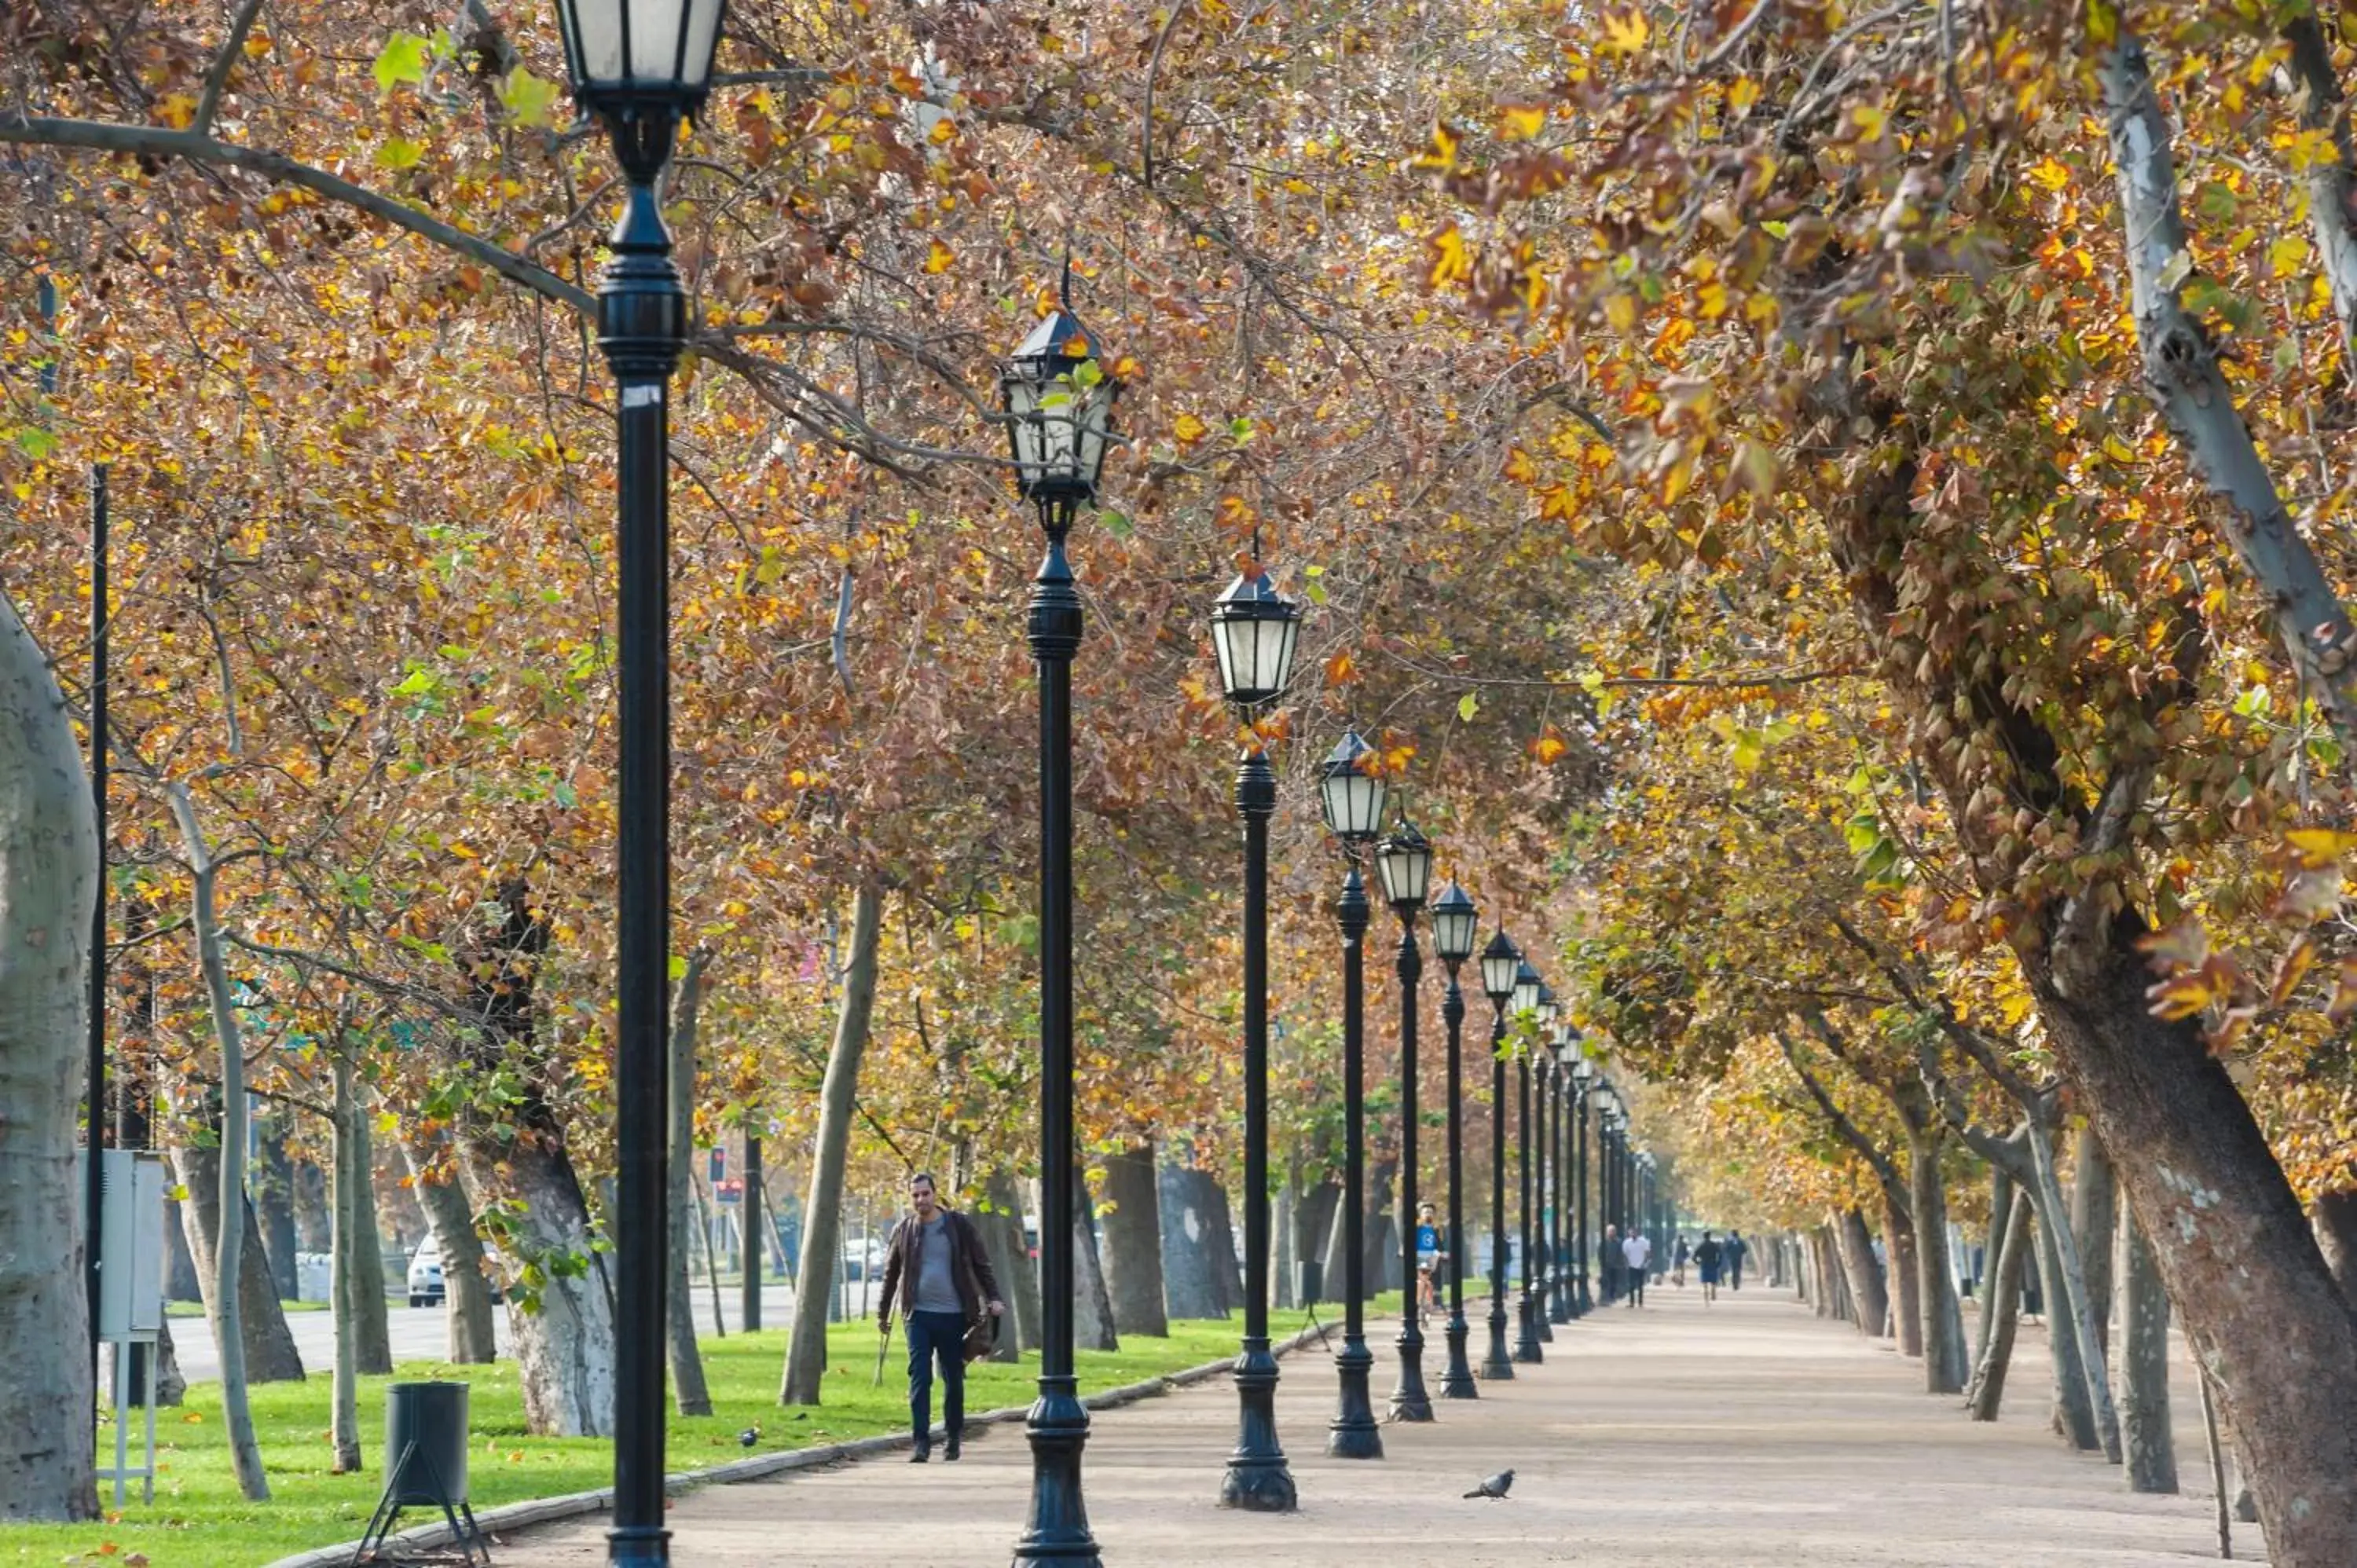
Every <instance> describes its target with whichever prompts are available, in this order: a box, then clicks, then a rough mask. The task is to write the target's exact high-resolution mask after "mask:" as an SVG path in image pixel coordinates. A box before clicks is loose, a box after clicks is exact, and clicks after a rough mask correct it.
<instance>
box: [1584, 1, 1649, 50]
mask: <svg viewBox="0 0 2357 1568" xmlns="http://www.w3.org/2000/svg"><path fill="white" fill-rule="evenodd" d="M1652 31H1653V30H1652V27H1649V26H1647V25H1646V22H1645V14H1644V13H1643V12H1642V11H1616V12H1614V13H1612V14H1611V15H1609V16H1606V17H1605V18H1604V38H1603V40H1602V41H1601V42H1600V43H1598V45H1597V48H1598V49H1599V50H1601V51H1602V52H1603V53H1605V54H1609V55H1632V54H1635V53H1636V52H1637V51H1638V50H1639V49H1641V48H1644V47H1645V40H1646V39H1647V38H1651V37H1652Z"/></svg>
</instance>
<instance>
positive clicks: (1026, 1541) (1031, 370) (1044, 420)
mask: <svg viewBox="0 0 2357 1568" xmlns="http://www.w3.org/2000/svg"><path fill="white" fill-rule="evenodd" d="M1064 290H1065V292H1064V294H1063V296H1062V298H1061V301H1060V305H1059V307H1058V308H1057V309H1055V310H1054V311H1051V312H1050V313H1049V315H1048V316H1047V317H1045V318H1043V319H1042V320H1041V321H1040V323H1039V326H1038V327H1037V328H1034V329H1033V330H1032V333H1031V335H1030V336H1029V337H1028V338H1025V339H1024V340H1023V343H1022V345H1021V347H1019V348H1017V349H1016V350H1015V352H1014V354H1013V355H1012V356H1011V357H1010V358H1009V360H1007V364H1006V372H1005V373H1004V374H1003V375H1002V376H1001V377H1000V378H999V383H998V384H999V390H1000V392H1001V394H1002V395H1003V397H1004V399H1005V402H1006V414H1007V421H1006V425H1007V440H1008V443H1009V445H1010V446H1011V447H1012V449H1013V453H1014V457H1015V474H1016V481H1017V486H1018V488H1019V489H1021V490H1022V492H1023V496H1024V499H1027V500H1028V501H1030V502H1031V504H1032V505H1033V507H1034V508H1036V509H1037V510H1038V511H1039V527H1040V531H1041V532H1043V533H1045V534H1046V535H1047V541H1048V548H1047V553H1046V554H1045V556H1043V557H1042V559H1041V560H1040V563H1039V572H1038V573H1037V574H1035V575H1033V577H1032V579H1031V609H1030V621H1029V626H1028V641H1029V643H1030V646H1031V658H1032V661H1033V662H1034V663H1035V664H1036V665H1038V667H1039V1397H1038V1398H1037V1399H1035V1400H1034V1401H1033V1402H1032V1404H1031V1410H1030V1412H1029V1414H1028V1418H1027V1419H1026V1421H1025V1423H1024V1435H1025V1436H1026V1437H1027V1438H1028V1439H1029V1441H1030V1444H1031V1506H1030V1509H1029V1512H1028V1514H1027V1516H1026V1517H1025V1520H1024V1525H1023V1533H1022V1535H1021V1536H1019V1537H1017V1540H1016V1543H1015V1561H1016V1562H1017V1563H1053V1564H1057V1565H1059V1568H1094V1565H1095V1564H1096V1563H1098V1562H1099V1561H1100V1559H1099V1557H1098V1555H1097V1543H1096V1538H1095V1537H1094V1536H1092V1534H1090V1532H1089V1510H1088V1506H1087V1504H1086V1502H1085V1501H1084V1500H1083V1498H1082V1490H1081V1451H1082V1449H1083V1448H1084V1447H1085V1446H1087V1444H1088V1440H1089V1412H1088V1411H1087V1410H1086V1409H1085V1408H1083V1407H1082V1404H1081V1401H1080V1390H1079V1384H1078V1381H1077V1380H1076V1379H1075V1378H1074V1376H1073V1370H1072V1243H1073V1238H1072V1215H1073V1211H1074V1208H1075V1205H1074V1202H1073V1195H1074V1187H1073V1183H1074V1179H1075V1177H1074V1174H1073V1165H1074V1157H1073V1156H1074V1153H1075V1145H1074V1137H1073V1127H1072V660H1073V657H1074V656H1075V655H1076V654H1077V653H1079V651H1080V647H1081V629H1082V625H1081V596H1080V592H1079V590H1078V589H1077V588H1076V587H1075V586H1074V585H1073V580H1072V569H1071V563H1070V562H1069V561H1067V560H1066V559H1065V555H1064V541H1065V537H1066V535H1068V534H1069V533H1070V532H1071V527H1072V521H1073V519H1074V518H1075V517H1076V516H1077V515H1078V514H1079V512H1080V509H1081V508H1082V506H1085V505H1092V504H1093V503H1094V502H1095V500H1096V496H1097V478H1098V475H1099V473H1100V472H1101V471H1102V470H1103V466H1104V457H1105V450H1106V448H1107V446H1109V445H1110V444H1111V441H1112V430H1113V403H1114V395H1115V394H1116V392H1118V390H1119V384H1118V383H1117V382H1115V381H1114V380H1113V379H1112V378H1111V377H1109V376H1107V375H1106V374H1105V373H1104V371H1103V368H1102V367H1101V366H1100V365H1099V364H1098V362H1097V360H1096V356H1095V353H1094V349H1093V347H1092V340H1091V338H1090V337H1089V334H1088V331H1087V329H1086V328H1083V327H1082V325H1081V323H1080V321H1079V319H1078V318H1077V317H1074V316H1073V314H1072V310H1071V264H1070V263H1066V265H1065V269H1064Z"/></svg>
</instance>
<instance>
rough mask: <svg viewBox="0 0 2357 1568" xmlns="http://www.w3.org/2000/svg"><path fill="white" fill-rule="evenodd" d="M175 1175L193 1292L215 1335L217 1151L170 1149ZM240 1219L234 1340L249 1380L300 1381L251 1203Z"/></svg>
mask: <svg viewBox="0 0 2357 1568" xmlns="http://www.w3.org/2000/svg"><path fill="white" fill-rule="evenodd" d="M172 1165H173V1168H174V1174H176V1175H177V1176H178V1177H179V1181H180V1185H181V1187H184V1188H186V1189H187V1191H188V1197H186V1198H184V1199H183V1200H182V1201H181V1203H180V1218H181V1219H182V1221H183V1222H184V1227H185V1229H186V1231H187V1237H188V1251H189V1254H190V1255H191V1256H192V1257H194V1258H195V1259H196V1263H197V1287H198V1293H199V1297H200V1299H202V1301H203V1302H204V1304H205V1316H206V1317H207V1318H208V1319H209V1320H210V1321H211V1323H212V1325H213V1332H214V1334H215V1336H216V1337H218V1336H219V1334H220V1333H221V1317H220V1316H219V1314H218V1313H217V1312H216V1310H215V1308H214V1305H213V1300H214V1296H215V1294H217V1293H218V1291H219V1289H220V1271H219V1269H218V1267H217V1266H216V1252H215V1248H214V1237H215V1235H216V1234H217V1233H218V1231H219V1230H220V1228H221V1150H220V1149H218V1148H214V1147H207V1148H192V1147H182V1148H178V1149H174V1150H173V1151H172ZM238 1211H239V1212H240V1213H241V1214H242V1215H243V1216H244V1218H245V1227H244V1236H243V1238H242V1240H243V1244H242V1246H241V1247H240V1248H239V1249H238V1251H239V1261H238V1275H239V1284H238V1293H237V1302H236V1305H235V1311H236V1316H237V1322H238V1328H239V1335H238V1342H239V1345H240V1347H241V1348H242V1351H243V1356H244V1361H245V1376H246V1380H247V1381H248V1382H249V1383H282V1382H301V1381H302V1380H303V1358H302V1357H301V1355H299V1354H298V1353H297V1352H296V1348H295V1336H294V1333H293V1331H292V1330H290V1329H289V1328H288V1327H287V1326H286V1312H285V1308H284V1307H282V1306H280V1305H279V1304H278V1287H277V1285H276V1283H274V1282H273V1281H272V1279H271V1277H270V1265H269V1264H268V1263H267V1262H264V1259H263V1256H262V1228H261V1226H260V1225H259V1224H258V1223H257V1222H256V1221H255V1219H254V1217H253V1208H252V1207H251V1206H250V1205H247V1204H244V1203H240V1204H239V1205H238Z"/></svg>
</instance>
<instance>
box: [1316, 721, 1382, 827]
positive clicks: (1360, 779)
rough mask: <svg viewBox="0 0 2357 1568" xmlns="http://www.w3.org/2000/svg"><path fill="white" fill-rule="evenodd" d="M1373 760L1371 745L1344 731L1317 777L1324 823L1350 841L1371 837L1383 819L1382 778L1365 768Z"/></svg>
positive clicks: (1354, 731)
mask: <svg viewBox="0 0 2357 1568" xmlns="http://www.w3.org/2000/svg"><path fill="white" fill-rule="evenodd" d="M1373 759H1374V751H1373V748H1372V747H1371V746H1368V745H1367V743H1366V742H1365V741H1363V740H1361V739H1360V738H1359V732H1358V731H1356V730H1347V731H1345V732H1344V733H1343V736H1342V738H1341V739H1340V740H1339V741H1337V742H1336V743H1335V745H1334V749H1333V750H1332V751H1331V752H1329V753H1328V754H1327V757H1326V767H1325V771H1324V774H1323V776H1322V777H1321V778H1320V779H1318V803H1319V805H1320V806H1321V807H1322V808H1323V810H1324V811H1325V814H1326V826H1327V827H1328V828H1329V830H1331V831H1332V832H1334V834H1335V835H1336V836H1337V837H1340V838H1343V839H1348V840H1350V841H1351V842H1352V843H1365V842H1367V841H1368V840H1370V839H1372V838H1373V837H1374V836H1375V832H1376V830H1377V828H1378V826H1379V825H1380V824H1381V823H1382V822H1383V794H1384V789H1383V779H1380V778H1378V777H1377V776H1376V775H1375V774H1373V773H1372V772H1370V771H1369V770H1368V769H1369V765H1370V764H1371V763H1372V761H1373Z"/></svg>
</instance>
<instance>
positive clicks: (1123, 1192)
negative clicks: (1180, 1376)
mask: <svg viewBox="0 0 2357 1568" xmlns="http://www.w3.org/2000/svg"><path fill="white" fill-rule="evenodd" d="M1104 1171H1105V1179H1104V1196H1105V1201H1104V1203H1103V1206H1102V1207H1101V1208H1099V1209H1098V1210H1097V1213H1098V1216H1099V1223H1100V1224H1102V1225H1103V1228H1104V1271H1105V1289H1106V1292H1107V1294H1109V1295H1110V1297H1111V1298H1112V1301H1113V1325H1114V1330H1115V1332H1117V1333H1122V1334H1143V1335H1146V1336H1148V1337H1152V1338H1156V1339H1162V1338H1168V1337H1169V1334H1170V1322H1169V1315H1168V1309H1167V1307H1166V1305H1165V1303H1164V1292H1165V1289H1166V1282H1165V1279H1164V1275H1163V1269H1162V1255H1163V1251H1164V1248H1165V1245H1166V1243H1165V1240H1164V1236H1163V1228H1164V1225H1165V1224H1166V1223H1167V1217H1166V1216H1165V1215H1164V1213H1163V1208H1162V1198H1161V1181H1160V1179H1159V1178H1158V1176H1157V1173H1156V1170H1155V1161H1154V1145H1153V1144H1151V1143H1143V1142H1142V1143H1137V1144H1131V1145H1129V1146H1128V1147H1127V1148H1125V1149H1121V1150H1118V1151H1116V1152H1115V1153H1114V1154H1113V1155H1109V1156H1108V1157H1107V1158H1106V1160H1105V1164H1104ZM1181 1316H1184V1315H1183V1314H1182V1315H1181Z"/></svg>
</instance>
